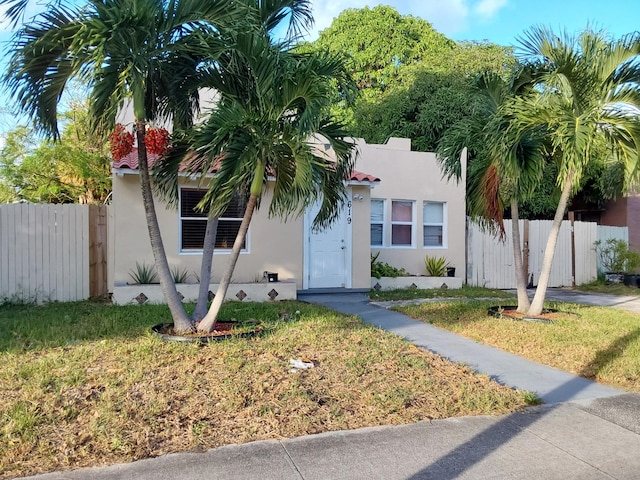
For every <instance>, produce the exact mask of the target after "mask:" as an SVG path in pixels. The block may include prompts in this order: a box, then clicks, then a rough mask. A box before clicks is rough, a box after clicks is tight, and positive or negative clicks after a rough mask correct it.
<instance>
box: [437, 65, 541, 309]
mask: <svg viewBox="0 0 640 480" xmlns="http://www.w3.org/2000/svg"><path fill="white" fill-rule="evenodd" d="M530 79H531V75H530V71H529V70H528V69H523V68H521V69H519V70H518V71H516V72H514V74H513V76H512V78H511V80H510V81H505V80H504V79H503V78H501V77H500V76H499V75H497V74H495V73H485V74H482V75H480V76H479V77H478V79H477V83H476V92H477V93H478V100H479V103H478V107H477V108H476V109H475V114H474V115H472V116H470V117H467V118H464V119H462V120H461V121H459V122H458V123H456V124H455V125H454V126H452V127H451V128H450V129H449V130H448V131H447V132H445V134H444V136H443V137H442V139H441V140H440V142H439V144H438V151H437V154H438V161H439V163H440V166H441V168H442V171H443V174H444V176H445V177H447V178H448V179H452V178H455V179H457V180H460V175H461V169H460V162H459V158H460V155H461V153H462V150H463V149H464V148H468V149H469V150H470V155H469V156H470V158H471V161H470V163H469V168H468V175H467V177H468V180H467V205H468V213H469V215H470V217H471V218H472V219H474V221H476V222H477V223H479V224H480V225H482V226H483V227H485V228H487V229H488V230H490V231H493V232H494V234H496V235H499V236H500V237H501V238H502V237H504V234H505V230H504V224H503V212H504V209H505V205H507V204H509V206H510V208H511V219H512V238H511V240H512V244H513V255H514V269H515V278H516V290H517V292H518V306H517V310H518V311H519V312H526V311H527V310H528V309H529V297H528V295H527V282H526V273H525V272H524V268H523V260H522V251H521V249H520V228H519V223H518V222H519V214H518V206H519V203H520V202H521V201H523V200H526V199H527V198H528V197H529V196H530V195H531V194H532V193H533V190H534V189H535V187H536V186H537V185H538V184H539V182H540V179H541V177H542V169H543V167H544V157H543V155H542V153H543V150H542V143H541V140H542V138H541V137H540V135H534V134H532V133H534V132H531V134H527V135H523V136H521V137H519V138H515V139H509V138H507V127H508V125H509V119H508V118H505V116H503V114H502V112H501V107H502V106H503V105H504V104H505V102H507V101H508V100H509V99H511V98H512V97H513V96H514V95H524V94H526V92H527V90H528V88H529V87H530V85H531V82H530Z"/></svg>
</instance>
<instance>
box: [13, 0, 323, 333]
mask: <svg viewBox="0 0 640 480" xmlns="http://www.w3.org/2000/svg"><path fill="white" fill-rule="evenodd" d="M1 3H2V4H5V5H9V6H10V7H11V8H12V10H10V14H11V16H12V18H13V20H14V21H17V20H18V19H19V18H20V15H21V14H22V11H23V8H24V6H25V4H26V2H23V1H21V0H2V2H1ZM287 16H288V17H289V18H290V28H292V29H294V30H295V29H296V28H297V27H298V26H299V25H300V24H302V25H308V23H309V21H310V18H311V16H310V8H309V2H308V1H307V0H275V1H267V2H265V1H260V0H245V1H231V0H176V1H166V0H89V1H88V2H87V3H86V4H84V5H81V6H77V5H75V4H73V3H70V4H69V5H65V4H63V3H60V2H57V1H56V2H51V3H50V4H49V5H48V10H47V12H45V13H43V14H42V15H39V16H38V17H36V18H35V19H33V21H32V22H31V23H30V24H27V25H25V26H24V27H22V28H21V29H20V30H19V31H18V32H17V34H16V35H15V37H14V40H13V44H12V56H11V60H10V65H9V70H8V73H7V74H6V76H5V78H4V82H5V85H6V86H7V87H8V90H9V92H10V94H11V95H12V96H13V98H14V99H16V100H17V102H18V104H19V106H20V108H21V109H22V111H23V112H24V113H26V114H27V115H29V116H30V117H31V118H32V119H33V121H34V123H35V125H36V126H37V127H38V128H39V129H40V130H41V131H43V132H44V133H46V134H48V135H50V136H52V137H54V138H56V137H58V129H57V112H58V102H59V100H60V97H61V95H62V94H63V92H64V91H65V88H66V87H67V85H68V83H69V82H70V81H71V80H72V79H80V80H81V81H84V83H85V84H86V85H87V86H88V88H89V90H90V105H91V118H92V120H93V121H95V122H96V123H97V124H101V125H103V126H106V127H107V128H108V127H109V126H112V125H113V122H114V118H115V116H116V113H117V111H118V110H119V109H120V108H122V106H123V103H124V101H125V99H131V101H132V103H133V111H134V116H135V131H136V137H137V142H138V165H139V171H140V184H141V190H142V197H143V204H144V208H145V215H146V220H147V225H148V228H149V238H150V241H151V246H152V252H153V255H154V260H155V263H156V267H157V271H158V275H159V278H160V283H161V286H162V290H163V293H164V296H165V299H166V300H167V303H168V306H169V309H170V311H171V315H172V317H173V320H174V324H175V329H176V330H178V331H190V330H192V329H193V324H192V322H191V320H190V319H189V318H188V316H187V314H186V312H185V310H184V308H183V306H182V303H181V300H180V298H179V296H178V292H177V290H176V287H175V283H174V281H173V278H172V276H171V272H170V269H169V264H168V262H167V258H166V255H165V251H164V246H163V243H162V238H161V236H160V229H159V226H158V222H157V218H156V213H155V205H154V200H153V193H152V188H151V180H150V176H149V168H148V161H147V151H146V145H145V140H144V139H145V131H146V126H147V123H148V122H150V121H154V120H155V119H157V118H163V117H166V116H171V117H172V118H173V119H174V122H175V123H176V124H177V125H182V126H187V125H189V124H190V122H191V121H192V119H193V116H194V110H195V109H197V79H198V78H199V75H200V68H201V66H202V64H203V62H204V61H208V62H211V61H215V59H216V57H217V56H218V55H219V54H220V53H221V52H224V51H225V50H227V49H229V48H231V46H229V45H228V44H224V43H223V42H221V41H220V34H219V31H220V29H221V28H226V29H227V30H228V31H231V30H232V29H233V28H238V29H239V30H242V31H245V30H251V29H252V28H255V27H256V25H259V28H265V25H266V28H268V29H272V28H274V27H275V26H276V25H277V24H278V23H280V22H281V21H282V20H284V19H285V18H287ZM186 87H194V88H186Z"/></svg>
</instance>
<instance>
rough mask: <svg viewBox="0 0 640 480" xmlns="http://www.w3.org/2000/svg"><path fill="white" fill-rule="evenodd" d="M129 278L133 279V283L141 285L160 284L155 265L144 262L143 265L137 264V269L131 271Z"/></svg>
mask: <svg viewBox="0 0 640 480" xmlns="http://www.w3.org/2000/svg"><path fill="white" fill-rule="evenodd" d="M129 276H130V277H131V278H132V279H133V283H139V284H141V285H144V284H149V283H158V275H157V274H156V268H155V267H154V266H153V265H147V264H146V263H144V262H142V265H141V264H139V263H138V262H136V269H135V270H130V271H129Z"/></svg>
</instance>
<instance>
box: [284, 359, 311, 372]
mask: <svg viewBox="0 0 640 480" xmlns="http://www.w3.org/2000/svg"><path fill="white" fill-rule="evenodd" d="M289 366H290V367H291V370H289V373H296V372H297V371H298V370H306V369H308V368H313V367H314V365H313V362H304V361H302V360H299V359H297V360H296V359H293V358H292V359H291V360H289Z"/></svg>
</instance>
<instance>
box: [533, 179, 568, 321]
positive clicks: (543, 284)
mask: <svg viewBox="0 0 640 480" xmlns="http://www.w3.org/2000/svg"><path fill="white" fill-rule="evenodd" d="M573 175H574V171H573V170H569V172H568V175H567V181H566V183H565V185H564V188H563V189H562V194H561V195H560V200H559V202H558V208H557V209H556V214H555V216H554V217H553V225H552V226H551V232H549V238H548V239H547V246H546V247H545V249H544V257H543V259H542V269H541V270H540V278H539V280H538V287H537V288H536V294H535V295H534V297H533V300H532V301H531V307H529V311H528V312H527V315H540V314H541V313H542V309H543V307H544V299H545V296H546V295H547V285H549V277H550V276H551V262H552V261H553V255H554V254H555V253H556V244H557V243H558V236H559V235H560V227H561V226H562V219H563V218H564V212H565V210H566V209H567V204H568V203H569V195H570V193H571V188H572V186H573Z"/></svg>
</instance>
